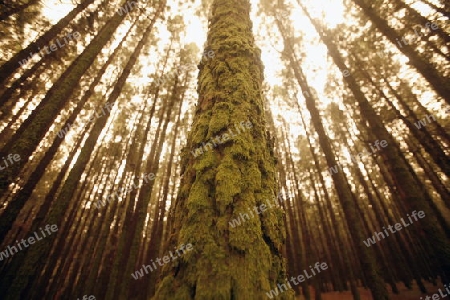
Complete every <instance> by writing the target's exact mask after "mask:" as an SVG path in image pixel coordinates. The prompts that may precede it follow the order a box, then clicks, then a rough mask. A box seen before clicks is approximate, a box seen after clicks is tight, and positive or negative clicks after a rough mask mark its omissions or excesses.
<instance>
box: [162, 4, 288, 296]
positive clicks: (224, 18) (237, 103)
mask: <svg viewBox="0 0 450 300" xmlns="http://www.w3.org/2000/svg"><path fill="white" fill-rule="evenodd" d="M249 12H250V3H249V1H247V0H246V1H242V0H225V1H223V0H222V1H219V0H215V1H213V4H212V14H211V17H210V28H209V32H208V38H207V46H206V50H210V51H213V53H214V58H212V59H209V60H205V59H203V60H202V62H201V63H200V66H199V68H200V73H199V83H198V93H199V100H198V104H197V110H196V114H195V121H194V124H193V126H192V131H191V132H190V134H189V136H188V141H187V146H186V148H185V150H184V151H183V157H182V163H181V165H182V166H181V168H182V182H181V186H180V191H179V195H178V197H177V199H176V201H175V203H174V209H173V211H172V215H170V216H169V219H170V220H171V222H170V225H169V230H170V234H171V236H170V239H169V243H168V245H169V246H168V248H166V251H169V249H170V250H172V249H174V248H176V247H177V248H178V247H180V246H181V245H182V244H185V245H186V244H191V246H192V250H191V251H189V252H186V253H184V254H183V255H182V256H181V257H180V258H178V259H177V260H175V261H174V262H171V263H169V264H167V265H165V266H164V267H163V269H162V272H163V273H162V276H161V281H160V282H159V284H158V287H157V291H156V294H155V297H154V298H155V299H174V298H175V299H213V298H214V299H218V298H220V299H231V298H237V299H260V298H263V297H266V294H265V293H266V292H269V291H270V290H271V289H276V288H277V284H286V281H285V276H286V273H285V264H284V259H283V244H284V239H285V232H284V225H283V218H284V216H283V214H282V212H281V210H280V208H279V207H278V205H274V206H273V207H270V208H267V210H266V211H264V212H262V213H261V214H258V215H255V216H254V217H251V214H250V211H253V210H254V207H257V206H258V207H259V206H260V205H262V204H265V203H267V202H268V201H271V200H272V198H273V197H274V195H275V193H276V187H277V185H276V181H275V180H276V178H275V165H274V164H275V162H274V157H273V156H272V155H271V154H270V153H271V152H270V148H269V143H268V140H267V136H266V133H265V117H264V103H263V98H262V94H261V83H262V79H263V73H262V65H261V61H260V51H259V49H257V48H256V46H255V44H254V38H253V36H252V32H251V27H252V25H251V21H250V17H249ZM237 128H239V132H237V130H238V129H237ZM230 135H232V136H230ZM216 142H217V144H216ZM213 143H214V146H213ZM205 144H206V145H205ZM202 145H203V147H202ZM197 147H202V148H203V149H204V150H205V151H204V153H203V154H201V155H199V156H198V157H194V155H192V154H191V149H195V148H197ZM244 213H245V214H248V219H247V220H246V221H245V222H244V223H243V224H242V225H240V226H236V227H234V228H233V227H230V225H229V222H230V221H231V220H233V219H235V218H239V217H240V214H244ZM218 282H220V284H217V283H218ZM174 286H177V287H178V288H177V289H174V288H173V287H174ZM291 295H292V293H290V291H287V292H284V293H282V294H281V299H289V298H290V297H291Z"/></svg>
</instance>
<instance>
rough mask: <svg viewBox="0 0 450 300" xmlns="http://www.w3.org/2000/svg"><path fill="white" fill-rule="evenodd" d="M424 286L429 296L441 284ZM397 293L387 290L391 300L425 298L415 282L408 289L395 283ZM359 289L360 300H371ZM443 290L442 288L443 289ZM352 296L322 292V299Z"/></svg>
mask: <svg viewBox="0 0 450 300" xmlns="http://www.w3.org/2000/svg"><path fill="white" fill-rule="evenodd" d="M424 284H425V287H426V288H427V290H428V293H427V294H426V295H429V296H430V297H431V296H432V295H433V294H434V293H436V292H438V289H439V288H441V289H442V284H438V286H433V285H432V284H431V283H428V282H425V283H424ZM397 287H398V290H399V292H400V293H399V294H398V295H395V294H393V293H392V292H389V296H390V299H391V300H420V297H422V299H425V297H426V295H423V294H422V293H421V292H420V290H419V288H418V287H417V285H416V284H414V286H413V289H412V290H408V289H407V288H406V287H405V286H404V285H403V284H398V285H397ZM359 291H360V293H361V300H373V298H372V296H371V294H370V291H369V290H366V289H364V288H359ZM388 291H391V289H390V287H388ZM443 292H444V290H443ZM296 299H298V300H304V299H305V298H304V297H303V296H298V297H297V298H296ZM311 299H314V291H313V290H311ZM352 299H353V296H352V294H351V292H342V293H340V292H331V293H324V294H322V300H352Z"/></svg>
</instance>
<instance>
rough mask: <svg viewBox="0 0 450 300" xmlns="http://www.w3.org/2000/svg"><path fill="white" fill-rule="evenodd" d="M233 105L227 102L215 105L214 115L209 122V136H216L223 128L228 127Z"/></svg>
mask: <svg viewBox="0 0 450 300" xmlns="http://www.w3.org/2000/svg"><path fill="white" fill-rule="evenodd" d="M231 111H232V105H231V104H229V103H227V102H220V103H217V104H216V105H214V107H213V113H212V114H213V116H214V118H212V119H211V120H210V122H209V132H208V138H211V137H212V138H214V137H215V135H216V134H218V133H219V132H220V131H221V130H223V129H226V128H227V127H228V125H229V124H230V114H231Z"/></svg>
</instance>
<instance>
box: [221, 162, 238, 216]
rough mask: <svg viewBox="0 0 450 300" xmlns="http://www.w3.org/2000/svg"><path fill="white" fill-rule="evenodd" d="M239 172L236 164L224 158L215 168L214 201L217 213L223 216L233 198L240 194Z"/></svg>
mask: <svg viewBox="0 0 450 300" xmlns="http://www.w3.org/2000/svg"><path fill="white" fill-rule="evenodd" d="M241 181H242V179H241V172H240V170H239V168H238V167H237V166H236V164H235V163H234V162H233V161H232V160H231V159H229V158H225V159H224V160H223V161H222V163H221V164H220V165H219V167H218V168H217V175H216V181H215V183H216V201H217V205H218V209H219V213H220V214H223V213H224V212H225V210H226V208H227V206H228V205H229V204H231V203H232V202H233V197H234V196H235V195H237V194H239V193H240V192H241V188H240V186H241Z"/></svg>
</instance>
